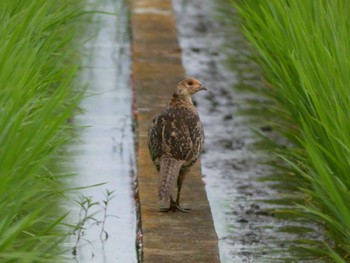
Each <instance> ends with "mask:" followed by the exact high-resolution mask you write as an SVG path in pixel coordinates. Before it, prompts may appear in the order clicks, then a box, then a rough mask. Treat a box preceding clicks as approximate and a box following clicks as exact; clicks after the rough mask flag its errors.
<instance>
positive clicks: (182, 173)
mask: <svg viewBox="0 0 350 263" xmlns="http://www.w3.org/2000/svg"><path fill="white" fill-rule="evenodd" d="M187 172H188V169H185V170H181V171H180V174H179V177H178V178H177V197H176V206H177V207H178V210H180V211H181V212H184V213H188V212H189V211H190V209H189V208H183V207H181V206H180V194H181V188H182V183H183V181H184V179H185V175H186V173H187Z"/></svg>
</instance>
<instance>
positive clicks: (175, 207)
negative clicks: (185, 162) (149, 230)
mask: <svg viewBox="0 0 350 263" xmlns="http://www.w3.org/2000/svg"><path fill="white" fill-rule="evenodd" d="M188 170H189V169H184V170H181V171H180V173H179V176H178V178H177V196H176V201H174V199H173V197H172V196H170V205H169V207H168V208H161V209H160V210H159V212H170V211H173V212H175V211H181V212H183V213H188V212H189V211H190V209H189V208H183V207H181V206H180V194H181V188H182V183H183V181H184V179H185V175H186V173H187V172H188Z"/></svg>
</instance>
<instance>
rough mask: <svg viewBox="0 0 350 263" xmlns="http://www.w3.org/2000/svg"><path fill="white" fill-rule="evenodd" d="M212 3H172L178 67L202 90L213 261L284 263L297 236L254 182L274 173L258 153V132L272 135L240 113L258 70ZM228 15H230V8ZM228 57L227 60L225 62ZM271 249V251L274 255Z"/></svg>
mask: <svg viewBox="0 0 350 263" xmlns="http://www.w3.org/2000/svg"><path fill="white" fill-rule="evenodd" d="M214 2H215V1H210V0H191V1H183V0H174V1H173V3H174V9H175V12H176V16H177V26H178V31H179V38H180V46H181V48H182V52H183V64H184V67H185V69H186V73H187V75H188V76H193V77H195V78H198V79H199V80H201V81H202V82H203V83H204V84H205V85H206V86H208V87H209V90H210V91H209V92H207V93H198V94H196V95H195V100H196V102H197V104H198V105H197V109H198V111H199V114H200V116H201V120H202V122H203V125H204V129H205V149H204V152H203V154H202V158H201V160H202V172H203V176H204V180H205V182H206V190H207V194H208V198H209V201H210V205H211V209H212V214H213V217H214V223H215V228H216V231H217V234H218V237H219V247H220V257H221V261H222V262H223V263H226V262H271V261H282V262H285V259H286V257H288V255H289V254H288V252H287V248H288V245H287V243H285V242H284V241H288V240H293V239H295V238H296V237H297V236H296V235H295V234H292V233H289V234H287V233H284V232H281V231H280V229H281V227H285V226H288V225H289V226H291V224H292V223H291V222H288V221H284V220H281V219H277V218H275V217H274V216H273V214H272V213H268V212H267V209H270V208H272V209H273V208H276V207H275V206H273V205H269V204H268V203H266V202H264V200H273V199H279V198H281V194H282V193H281V192H280V191H278V190H276V189H273V188H271V187H270V184H271V183H267V182H265V183H263V182H258V179H261V178H262V177H264V176H268V175H270V174H272V173H274V171H272V169H271V168H269V167H268V166H266V165H262V164H261V162H266V161H267V160H268V159H269V157H270V155H271V153H270V152H267V151H262V150H257V149H256V148H255V147H254V145H255V144H256V143H257V142H258V140H259V139H258V137H257V136H256V135H255V134H254V132H253V131H252V130H253V129H254V130H257V131H259V132H262V133H263V134H264V135H267V136H274V133H273V131H271V128H270V127H269V126H268V125H267V120H265V119H264V118H263V117H262V118H261V120H260V121H258V122H256V121H255V122H254V123H253V122H251V120H249V117H247V116H244V115H242V113H241V110H242V109H245V110H247V109H249V106H248V105H247V104H246V102H247V101H248V100H255V101H256V102H259V101H262V99H261V98H259V97H257V95H253V94H249V93H246V92H242V90H241V89H240V87H242V85H246V86H247V85H249V86H254V85H256V86H258V85H260V84H259V83H260V80H259V79H260V76H259V71H258V68H257V66H256V65H254V64H252V62H250V61H249V60H248V59H247V57H246V56H244V55H243V54H244V53H245V54H247V53H248V51H247V48H246V47H245V45H246V44H245V42H244V39H243V37H242V35H241V33H240V31H239V28H237V27H234V26H232V24H231V23H227V22H225V20H224V19H223V17H222V14H221V13H220V12H219V11H218V6H215V5H214ZM233 12H234V11H233ZM230 58H234V62H232V61H231V62H230V67H229V66H228V65H229V63H228V62H229V59H230ZM274 251H278V253H274Z"/></svg>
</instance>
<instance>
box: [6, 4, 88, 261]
mask: <svg viewBox="0 0 350 263" xmlns="http://www.w3.org/2000/svg"><path fill="white" fill-rule="evenodd" d="M81 4H82V0H69V1H68V0H58V1H46V0H35V1H21V0H1V1H0V22H1V23H0V211H1V212H0V261H1V262H43V261H47V262H52V260H53V259H54V258H56V257H57V252H58V247H59V243H60V241H61V240H62V238H63V237H64V233H62V232H61V231H60V230H59V228H58V227H57V226H58V224H59V223H60V222H61V220H62V219H63V218H64V214H63V213H62V211H60V209H59V200H60V198H62V193H63V192H64V191H65V188H66V187H65V186H64V184H63V183H62V182H61V179H60V176H59V173H58V172H56V170H55V169H54V166H55V158H56V157H57V156H58V155H59V154H60V153H59V149H60V146H62V144H64V143H65V142H66V141H67V140H69V139H70V137H71V136H72V135H70V134H69V133H68V132H67V130H68V129H69V126H70V125H69V124H68V119H69V118H70V117H71V116H72V114H73V111H74V109H75V108H76V105H77V102H78V101H79V99H80V97H81V95H82V89H79V88H77V87H76V85H75V84H74V82H73V80H74V76H75V73H76V70H77V68H78V67H77V66H78V64H77V63H76V62H75V61H74V60H75V58H77V56H76V55H75V54H76V53H77V52H76V47H77V43H76V42H74V37H75V35H76V33H77V28H78V24H79V23H78V21H79V20H78V19H77V18H78V17H79V16H80V14H81V9H80V7H81Z"/></svg>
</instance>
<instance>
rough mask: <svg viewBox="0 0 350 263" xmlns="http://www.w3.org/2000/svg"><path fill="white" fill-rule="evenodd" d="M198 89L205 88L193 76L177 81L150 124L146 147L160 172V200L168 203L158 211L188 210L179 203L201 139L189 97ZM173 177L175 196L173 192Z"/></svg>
mask: <svg viewBox="0 0 350 263" xmlns="http://www.w3.org/2000/svg"><path fill="white" fill-rule="evenodd" d="M200 90H207V88H206V87H205V86H203V85H202V84H201V83H200V82H199V81H198V80H196V79H194V78H189V79H185V80H182V81H180V82H179V83H178V84H177V86H176V89H175V91H174V93H173V95H172V98H171V100H170V103H169V106H168V107H167V108H166V109H165V110H163V111H162V112H161V113H160V114H158V115H156V116H155V117H154V118H153V119H152V121H151V123H150V126H149V130H148V148H149V151H150V154H151V158H152V160H153V162H154V164H155V165H156V167H157V169H158V171H159V172H160V183H159V201H160V202H161V203H163V204H164V203H165V204H166V205H167V203H169V207H164V206H163V207H162V208H161V209H160V210H159V211H161V212H169V211H177V210H178V211H181V212H185V213H186V212H188V210H189V209H185V208H182V207H181V206H180V193H181V187H182V183H183V181H184V179H185V175H186V174H187V173H188V172H189V169H190V167H191V166H192V165H193V164H194V163H195V161H196V160H197V159H198V157H199V155H200V152H201V149H202V145H203V141H204V131H203V126H202V123H201V121H200V119H199V115H198V113H197V110H196V108H195V106H194V105H193V102H192V99H191V95H193V94H195V93H196V92H198V91H200ZM175 181H177V197H176V200H174V198H173V196H172V191H173V188H174V185H175Z"/></svg>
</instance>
